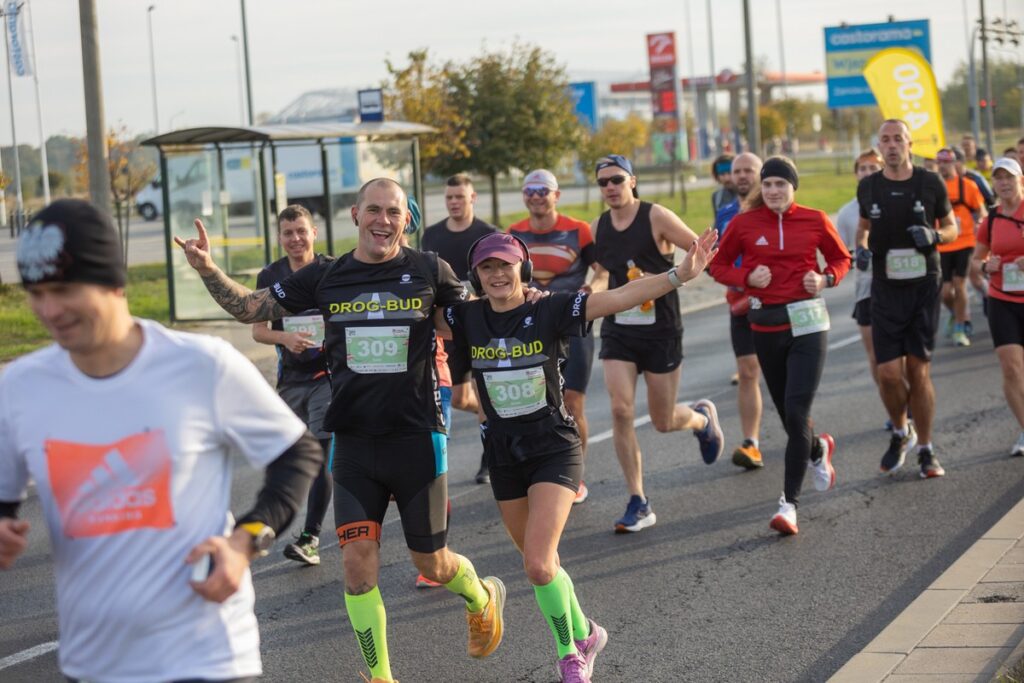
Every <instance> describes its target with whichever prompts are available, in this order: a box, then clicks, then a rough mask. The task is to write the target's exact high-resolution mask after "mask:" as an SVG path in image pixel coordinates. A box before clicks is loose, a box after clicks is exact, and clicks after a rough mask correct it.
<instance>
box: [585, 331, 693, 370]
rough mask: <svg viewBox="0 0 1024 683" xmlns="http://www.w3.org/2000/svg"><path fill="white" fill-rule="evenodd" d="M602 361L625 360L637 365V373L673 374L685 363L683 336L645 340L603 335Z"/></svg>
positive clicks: (599, 356) (599, 355)
mask: <svg viewBox="0 0 1024 683" xmlns="http://www.w3.org/2000/svg"><path fill="white" fill-rule="evenodd" d="M597 357H598V358H600V359H601V360H624V361H626V362H627V363H633V364H634V365H636V369H637V372H653V373H654V374H656V375H660V374H664V373H666V372H672V371H673V370H675V369H676V368H678V367H679V364H680V363H682V362H683V336H682V334H680V335H679V336H678V337H668V338H665V337H662V338H660V339H643V338H640V337H619V336H616V335H612V334H602V335H601V352H600V353H598V354H597Z"/></svg>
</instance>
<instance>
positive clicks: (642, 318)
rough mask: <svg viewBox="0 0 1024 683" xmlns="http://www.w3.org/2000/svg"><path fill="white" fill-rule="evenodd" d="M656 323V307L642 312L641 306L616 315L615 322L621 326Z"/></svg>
mask: <svg viewBox="0 0 1024 683" xmlns="http://www.w3.org/2000/svg"><path fill="white" fill-rule="evenodd" d="M654 321H655V315H654V306H651V308H650V309H649V310H646V311H641V310H640V306H634V307H633V308H631V309H629V310H628V311H623V312H622V313H616V314H615V322H616V323H618V324H619V325H653V324H654Z"/></svg>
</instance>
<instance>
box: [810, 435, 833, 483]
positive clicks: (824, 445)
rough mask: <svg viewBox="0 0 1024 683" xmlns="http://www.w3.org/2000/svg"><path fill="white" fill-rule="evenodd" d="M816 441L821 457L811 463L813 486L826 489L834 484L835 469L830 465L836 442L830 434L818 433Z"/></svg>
mask: <svg viewBox="0 0 1024 683" xmlns="http://www.w3.org/2000/svg"><path fill="white" fill-rule="evenodd" d="M818 443H819V444H821V459H820V460H818V462H812V463H811V469H812V470H813V471H814V488H815V489H816V490H818V491H828V490H829V489H830V488H832V487H833V486H835V485H836V470H835V468H834V467H832V456H833V455H835V452H836V442H835V439H833V438H832V435H831V434H820V435H819V436H818Z"/></svg>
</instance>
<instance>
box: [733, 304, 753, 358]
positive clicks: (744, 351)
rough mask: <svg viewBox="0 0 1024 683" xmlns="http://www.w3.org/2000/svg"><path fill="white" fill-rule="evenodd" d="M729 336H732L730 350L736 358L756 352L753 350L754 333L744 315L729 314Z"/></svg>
mask: <svg viewBox="0 0 1024 683" xmlns="http://www.w3.org/2000/svg"><path fill="white" fill-rule="evenodd" d="M729 336H730V337H731V338H732V352H733V354H734V355H735V356H736V357H737V358H739V357H741V356H750V355H753V354H755V353H757V351H755V350H754V333H753V332H752V331H751V330H750V321H749V320H747V316H746V315H732V314H730V315H729Z"/></svg>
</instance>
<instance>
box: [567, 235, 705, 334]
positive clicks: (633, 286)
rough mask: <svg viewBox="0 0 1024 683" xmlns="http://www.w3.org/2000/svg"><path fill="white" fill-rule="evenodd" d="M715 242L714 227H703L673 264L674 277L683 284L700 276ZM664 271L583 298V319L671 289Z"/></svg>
mask: <svg viewBox="0 0 1024 683" xmlns="http://www.w3.org/2000/svg"><path fill="white" fill-rule="evenodd" d="M717 241H718V231H717V230H705V231H704V234H702V235H701V236H700V237H699V238H697V239H696V240H694V241H693V243H692V244H690V248H689V249H688V250H687V252H686V256H685V257H684V258H683V260H682V261H681V262H680V263H679V265H678V266H676V267H675V268H674V269H673V270H675V274H676V277H677V278H678V279H679V282H680V283H685V282H687V281H689V280H692V279H693V278H695V277H697V276H698V275H700V273H701V271H702V270H704V268H705V267H707V265H708V261H710V260H711V259H712V258H714V256H715V253H716V252H717V251H718V250H717V249H715V242H717ZM675 288H676V287H675V284H673V283H672V282H671V280H670V279H669V276H668V274H667V273H663V274H661V275H648V276H647V277H642V278H640V279H639V280H633V281H631V282H627V283H626V284H625V285H623V286H622V287H616V288H615V289H609V290H606V291H604V292H597V293H594V294H591V295H590V296H589V297H587V320H596V319H597V318H603V317H604V316H606V315H612V314H613V313H620V312H622V311H625V310H626V309H628V308H632V307H633V306H636V305H637V304H640V303H643V302H644V301H647V300H649V299H657V298H658V297H660V296H664V295H665V294H668V293H669V292H671V291H672V290H673V289H675Z"/></svg>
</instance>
